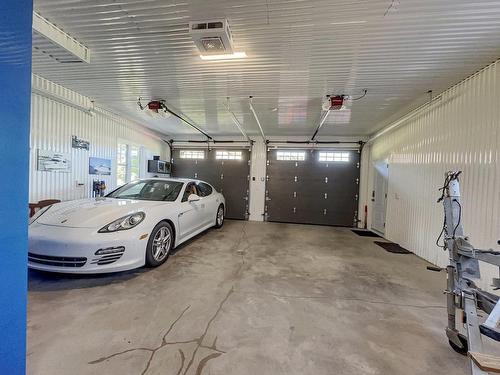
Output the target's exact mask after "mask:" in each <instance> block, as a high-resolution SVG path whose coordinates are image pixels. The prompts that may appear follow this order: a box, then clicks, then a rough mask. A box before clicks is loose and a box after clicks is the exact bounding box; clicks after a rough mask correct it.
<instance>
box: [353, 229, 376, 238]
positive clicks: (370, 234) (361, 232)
mask: <svg viewBox="0 0 500 375" xmlns="http://www.w3.org/2000/svg"><path fill="white" fill-rule="evenodd" d="M351 230H352V231H353V232H354V233H356V234H357V235H358V236H361V237H380V236H379V235H378V234H377V233H373V232H372V231H370V230H360V229H351Z"/></svg>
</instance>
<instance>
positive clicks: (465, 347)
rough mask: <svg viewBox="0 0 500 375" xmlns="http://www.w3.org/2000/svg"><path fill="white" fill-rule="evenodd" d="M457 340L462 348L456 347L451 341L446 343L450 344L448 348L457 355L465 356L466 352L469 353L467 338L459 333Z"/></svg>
mask: <svg viewBox="0 0 500 375" xmlns="http://www.w3.org/2000/svg"><path fill="white" fill-rule="evenodd" d="M458 339H459V340H460V342H461V343H462V346H463V347H462V348H461V347H459V346H457V344H455V343H454V342H453V341H451V340H448V342H449V343H450V346H451V347H452V348H453V350H454V351H456V352H457V353H459V354H462V355H467V352H468V351H469V344H468V342H467V337H465V336H464V335H462V334H461V333H459V334H458Z"/></svg>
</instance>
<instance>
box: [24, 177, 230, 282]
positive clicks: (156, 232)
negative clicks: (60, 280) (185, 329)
mask: <svg viewBox="0 0 500 375" xmlns="http://www.w3.org/2000/svg"><path fill="white" fill-rule="evenodd" d="M224 214H225V200H224V197H223V196H222V194H220V193H218V192H217V191H215V189H214V188H213V187H212V186H211V185H209V184H207V183H206V182H203V181H198V180H189V179H163V178H151V179H144V180H139V181H134V182H131V183H129V184H126V185H124V186H121V187H119V188H118V189H116V190H115V191H113V192H111V193H109V194H108V195H107V196H106V197H104V198H97V199H95V198H93V199H82V200H76V201H69V202H63V203H57V204H54V205H52V206H49V207H48V208H45V209H42V210H40V211H38V212H37V214H36V215H35V216H34V217H33V218H32V219H31V221H30V225H29V254H28V266H29V267H30V268H33V269H38V270H43V271H52V272H64V273H103V272H115V271H124V270H129V269H133V268H137V267H141V266H143V265H147V266H150V267H156V266H159V265H160V264H162V263H164V262H165V261H166V260H167V258H168V256H169V254H170V252H171V250H172V249H173V248H175V247H176V246H178V245H179V244H181V243H182V242H184V241H186V240H188V239H189V238H191V237H193V236H195V235H197V234H198V233H200V232H203V231H204V230H206V229H208V228H210V227H213V226H215V227H217V228H220V227H222V225H223V223H224Z"/></svg>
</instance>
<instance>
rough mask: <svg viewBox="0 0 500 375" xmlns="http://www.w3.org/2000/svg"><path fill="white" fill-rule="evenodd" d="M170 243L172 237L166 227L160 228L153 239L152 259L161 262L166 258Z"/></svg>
mask: <svg viewBox="0 0 500 375" xmlns="http://www.w3.org/2000/svg"><path fill="white" fill-rule="evenodd" d="M171 242H172V235H171V233H170V230H169V229H168V228H167V227H162V228H160V230H159V231H158V232H156V235H155V237H154V239H153V258H154V259H155V260H156V261H157V262H161V261H162V260H163V259H165V258H166V256H167V255H168V252H169V251H170V244H171Z"/></svg>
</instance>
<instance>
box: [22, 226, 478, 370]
mask: <svg viewBox="0 0 500 375" xmlns="http://www.w3.org/2000/svg"><path fill="white" fill-rule="evenodd" d="M373 240H374V239H373V238H368V237H359V236H357V235H355V234H354V233H352V232H351V231H350V230H348V229H343V228H331V227H320V226H305V225H287V224H276V223H255V222H240V221H227V222H226V224H225V226H224V228H223V229H222V230H210V231H208V232H206V233H204V234H202V235H200V236H198V237H197V238H195V239H194V240H192V241H190V242H189V243H188V244H186V245H183V246H181V247H180V248H179V249H178V250H177V251H176V252H175V253H174V254H173V255H172V256H171V257H170V259H169V260H168V262H167V263H166V264H164V265H163V266H162V267H159V268H157V269H140V270H137V271H133V272H127V273H122V274H115V275H109V276H86V277H70V276H57V275H55V276H54V275H49V274H44V273H39V272H30V280H29V317H28V318H29V319H28V373H29V374H37V375H44V374H47V375H48V374H50V375H58V374H64V375H67V374H71V375H77V374H106V375H112V374H137V375H139V374H151V375H152V374H162V375H188V374H189V375H191V374H192V375H200V374H224V375H228V374H230V375H236V374H238V375H243V374H248V375H255V374H260V375H267V374H270V375H276V374H287V375H290V374H297V375H298V374H300V375H304V374H311V375H312V374H314V375H321V374H329V375H330V374H356V375H358V374H380V375H382V374H383V375H389V374H405V375H410V374H426V375H427V374H454V375H460V374H467V373H468V364H467V361H466V360H465V358H464V357H462V356H460V355H458V354H456V353H455V352H453V351H452V350H451V348H450V347H449V346H448V343H447V340H446V337H445V335H444V330H443V327H444V325H445V322H446V311H445V308H444V304H445V301H444V296H443V294H442V290H443V288H444V285H445V274H444V273H435V272H429V271H426V269H425V266H426V263H425V262H424V261H422V260H420V259H419V258H417V257H416V256H414V255H400V254H391V253H387V252H386V251H384V250H383V249H381V248H380V247H378V246H376V245H375V244H373Z"/></svg>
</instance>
